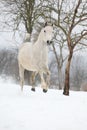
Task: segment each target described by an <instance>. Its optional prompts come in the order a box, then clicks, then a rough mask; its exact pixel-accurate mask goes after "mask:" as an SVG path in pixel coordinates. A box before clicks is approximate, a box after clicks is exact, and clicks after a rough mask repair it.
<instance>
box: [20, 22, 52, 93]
mask: <svg viewBox="0 0 87 130" xmlns="http://www.w3.org/2000/svg"><path fill="white" fill-rule="evenodd" d="M52 38H53V26H52V25H47V23H46V24H45V27H44V28H42V30H41V32H40V34H39V36H38V39H37V41H36V42H35V43H34V44H32V43H29V42H26V43H24V44H22V46H21V47H20V49H19V54H18V63H19V76H20V85H21V90H23V85H24V70H25V69H26V70H28V71H33V73H32V78H31V81H32V89H31V90H33V91H35V87H34V85H33V84H34V79H35V75H36V74H37V73H39V75H40V78H41V87H42V88H43V92H47V89H48V86H49V80H50V71H49V68H48V44H51V43H52V41H51V40H52ZM44 74H45V75H46V76H47V77H46V81H45V78H44V76H43V75H44Z"/></svg>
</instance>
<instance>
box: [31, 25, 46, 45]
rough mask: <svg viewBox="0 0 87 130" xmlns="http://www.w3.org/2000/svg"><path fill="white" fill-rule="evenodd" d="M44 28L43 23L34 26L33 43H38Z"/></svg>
mask: <svg viewBox="0 0 87 130" xmlns="http://www.w3.org/2000/svg"><path fill="white" fill-rule="evenodd" d="M43 27H44V24H43V23H37V24H36V25H35V26H34V31H33V34H32V41H33V43H35V42H36V41H37V38H38V36H39V33H40V31H41V29H42V28H43Z"/></svg>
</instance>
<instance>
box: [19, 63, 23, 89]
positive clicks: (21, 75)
mask: <svg viewBox="0 0 87 130" xmlns="http://www.w3.org/2000/svg"><path fill="white" fill-rule="evenodd" d="M19 76H20V86H21V91H23V86H24V68H23V67H22V66H21V65H19Z"/></svg>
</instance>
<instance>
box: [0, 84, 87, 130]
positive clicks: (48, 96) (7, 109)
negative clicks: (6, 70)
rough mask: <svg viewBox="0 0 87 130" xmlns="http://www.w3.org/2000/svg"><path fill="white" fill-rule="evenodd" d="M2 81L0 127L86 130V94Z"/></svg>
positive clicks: (0, 87) (18, 129) (16, 129)
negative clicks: (63, 93) (22, 89)
mask: <svg viewBox="0 0 87 130" xmlns="http://www.w3.org/2000/svg"><path fill="white" fill-rule="evenodd" d="M30 89H31V87H29V86H24V91H23V93H22V92H21V91H20V87H19V85H15V84H10V83H0V130H87V93H86V92H73V91H70V96H64V95H62V91H59V90H48V92H47V93H43V92H42V89H41V88H39V87H38V88H36V92H32V91H31V90H30Z"/></svg>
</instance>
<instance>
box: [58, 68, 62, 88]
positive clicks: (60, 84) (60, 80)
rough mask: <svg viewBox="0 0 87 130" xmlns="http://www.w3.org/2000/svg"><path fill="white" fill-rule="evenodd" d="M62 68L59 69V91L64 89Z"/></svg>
mask: <svg viewBox="0 0 87 130" xmlns="http://www.w3.org/2000/svg"><path fill="white" fill-rule="evenodd" d="M61 70H62V68H58V80H59V90H61V89H62V71H61Z"/></svg>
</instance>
